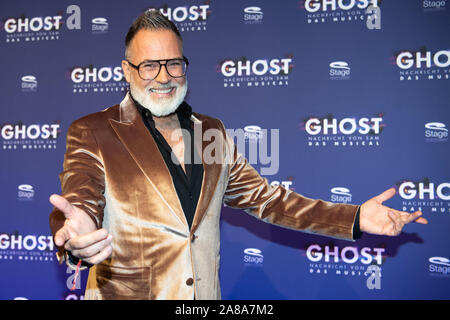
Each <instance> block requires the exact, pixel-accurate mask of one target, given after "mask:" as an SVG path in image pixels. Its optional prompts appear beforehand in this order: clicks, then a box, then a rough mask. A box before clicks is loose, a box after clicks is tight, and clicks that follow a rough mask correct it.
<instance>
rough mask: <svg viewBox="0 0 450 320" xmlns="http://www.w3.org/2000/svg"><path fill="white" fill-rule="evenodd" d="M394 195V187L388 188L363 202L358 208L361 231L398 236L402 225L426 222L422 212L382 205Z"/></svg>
mask: <svg viewBox="0 0 450 320" xmlns="http://www.w3.org/2000/svg"><path fill="white" fill-rule="evenodd" d="M394 195H395V188H390V189H388V190H386V191H384V192H383V193H382V194H380V195H378V196H376V197H374V198H372V199H370V200H368V201H366V202H364V203H363V204H362V205H361V208H360V219H359V224H360V229H361V231H363V232H367V233H372V234H378V235H387V236H398V235H399V234H400V233H401V232H402V229H403V227H404V226H405V225H406V224H408V223H410V222H413V221H414V222H417V223H421V224H427V223H428V221H427V219H425V218H423V217H421V215H422V212H420V211H416V212H414V213H408V212H404V211H398V210H395V209H392V208H389V207H386V206H384V205H383V202H385V201H387V200H389V199H390V198H392V197H393V196H394Z"/></svg>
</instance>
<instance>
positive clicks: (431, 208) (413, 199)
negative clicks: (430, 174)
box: [396, 178, 450, 214]
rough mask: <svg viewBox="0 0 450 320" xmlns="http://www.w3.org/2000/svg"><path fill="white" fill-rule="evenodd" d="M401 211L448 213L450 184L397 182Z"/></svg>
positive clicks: (423, 180) (423, 181) (426, 180)
mask: <svg viewBox="0 0 450 320" xmlns="http://www.w3.org/2000/svg"><path fill="white" fill-rule="evenodd" d="M396 185H397V186H398V194H399V195H400V197H401V199H402V200H401V201H402V203H401V205H402V211H407V212H415V211H417V210H419V211H422V212H423V213H436V214H445V213H450V182H431V181H430V179H429V178H424V179H422V180H420V181H413V180H409V179H405V180H402V181H401V182H397V183H396Z"/></svg>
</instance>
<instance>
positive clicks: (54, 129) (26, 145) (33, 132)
mask: <svg viewBox="0 0 450 320" xmlns="http://www.w3.org/2000/svg"><path fill="white" fill-rule="evenodd" d="M59 122H60V121H56V122H55V123H51V124H50V123H45V124H40V123H33V124H23V123H22V122H19V123H18V124H4V125H2V127H1V130H0V136H1V140H2V150H7V151H8V150H36V149H40V150H54V149H56V146H57V138H58V137H59V135H60V133H61V130H60V124H59Z"/></svg>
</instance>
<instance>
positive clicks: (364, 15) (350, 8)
mask: <svg viewBox="0 0 450 320" xmlns="http://www.w3.org/2000/svg"><path fill="white" fill-rule="evenodd" d="M380 2H381V1H379V0H301V1H299V9H301V10H302V11H303V12H304V19H305V21H306V23H308V24H311V25H314V24H329V25H336V24H340V23H354V24H356V25H360V26H362V27H366V28H368V29H370V30H373V29H381V9H380V6H379V5H380Z"/></svg>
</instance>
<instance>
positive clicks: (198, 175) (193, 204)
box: [130, 94, 362, 240]
mask: <svg viewBox="0 0 450 320" xmlns="http://www.w3.org/2000/svg"><path fill="white" fill-rule="evenodd" d="M130 97H131V99H132V100H133V101H134V104H135V105H136V108H137V109H138V111H139V114H140V115H141V116H142V120H143V121H144V124H145V126H146V127H147V128H148V130H149V131H150V134H151V135H152V136H153V139H154V140H155V142H156V145H157V146H158V148H159V151H160V152H161V155H162V157H163V158H164V161H165V163H166V166H167V168H168V169H169V171H170V175H171V176H172V180H173V184H174V186H175V190H176V191H177V194H178V198H179V199H180V203H181V207H182V208H183V211H184V214H185V216H186V220H187V222H188V225H189V229H190V228H191V226H192V221H193V219H194V214H195V209H196V208H197V202H198V199H199V197H200V190H201V188H202V180H203V165H202V164H198V163H197V164H196V163H195V162H194V157H196V159H199V157H198V156H196V155H195V152H196V149H195V148H194V143H191V144H190V145H191V152H190V153H188V152H187V151H188V150H186V149H187V148H186V147H185V148H184V152H185V157H184V160H185V161H184V163H185V165H184V166H185V169H186V173H185V172H184V171H183V168H182V167H181V165H180V164H175V163H174V162H173V161H172V148H171V147H170V146H169V144H168V143H167V141H166V140H165V139H164V137H163V135H162V134H161V133H160V132H159V131H158V129H156V128H155V121H154V120H153V117H152V114H151V112H150V111H149V110H148V109H146V108H144V107H143V106H141V105H140V104H139V103H138V102H137V101H136V100H134V98H133V97H132V96H131V94H130ZM176 114H177V115H178V119H179V121H180V125H181V128H182V129H186V130H188V131H189V133H190V135H191V140H190V141H192V142H193V141H195V140H194V129H193V125H192V122H191V119H190V117H191V114H192V108H191V107H190V106H189V105H188V104H187V103H186V102H183V103H182V104H181V105H180V106H179V107H178V109H177V111H176ZM185 146H186V144H185ZM187 153H188V154H190V155H191V157H190V159H186V156H187ZM359 209H360V208H359V207H358V210H357V213H356V217H355V224H354V225H353V239H355V240H356V239H359V238H361V236H362V232H361V230H360V228H359Z"/></svg>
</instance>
